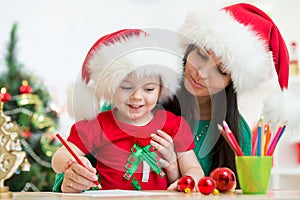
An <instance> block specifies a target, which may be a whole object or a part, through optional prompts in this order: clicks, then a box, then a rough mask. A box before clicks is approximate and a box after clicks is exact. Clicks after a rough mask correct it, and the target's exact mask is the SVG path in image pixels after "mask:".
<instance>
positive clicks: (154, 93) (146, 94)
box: [113, 73, 161, 125]
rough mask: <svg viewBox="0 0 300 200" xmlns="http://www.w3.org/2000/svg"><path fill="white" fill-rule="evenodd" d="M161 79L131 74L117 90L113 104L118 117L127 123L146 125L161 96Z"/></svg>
mask: <svg viewBox="0 0 300 200" xmlns="http://www.w3.org/2000/svg"><path fill="white" fill-rule="evenodd" d="M160 87H161V86H160V77H159V76H150V75H149V76H148V75H144V76H142V77H141V78H140V77H137V76H135V75H134V74H133V73H130V74H129V75H128V76H127V77H126V78H125V79H124V80H123V81H122V82H121V84H120V86H119V87H118V88H117V89H116V91H115V92H114V96H113V103H114V105H115V107H116V108H117V114H116V117H117V118H118V119H119V120H120V121H122V122H125V123H129V124H134V125H145V124H147V123H148V122H149V121H150V120H151V119H152V112H151V111H152V109H153V108H154V107H155V105H156V103H157V101H158V99H159V95H160Z"/></svg>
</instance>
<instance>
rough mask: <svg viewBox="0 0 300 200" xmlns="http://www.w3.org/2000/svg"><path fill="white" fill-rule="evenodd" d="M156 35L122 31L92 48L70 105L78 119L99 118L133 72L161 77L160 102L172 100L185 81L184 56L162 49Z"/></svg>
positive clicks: (161, 41) (101, 39)
mask: <svg viewBox="0 0 300 200" xmlns="http://www.w3.org/2000/svg"><path fill="white" fill-rule="evenodd" d="M154 35H155V34H152V33H148V32H146V31H144V30H140V29H123V30H119V31H117V32H114V33H111V34H108V35H105V36H103V37H101V38H100V39H99V40H98V41H97V42H96V43H95V44H94V45H93V46H92V47H91V49H90V50H89V52H88V54H87V56H86V58H85V60H84V63H83V65H82V77H81V81H79V83H76V84H75V86H74V91H73V98H72V99H73V100H72V102H69V103H72V105H73V106H72V107H73V108H72V113H73V116H74V117H75V119H76V120H80V119H92V118H94V117H96V115H97V113H98V112H99V110H100V102H101V101H105V102H107V103H111V99H112V94H113V92H114V90H115V89H116V88H117V87H118V86H119V84H120V82H121V81H122V80H123V79H124V78H125V77H126V76H127V74H128V73H130V72H134V73H135V74H137V75H159V76H160V78H161V81H162V86H163V87H162V91H161V93H160V98H159V101H160V102H164V101H166V100H168V99H169V98H172V96H173V95H174V94H175V92H176V91H177V89H178V88H179V87H180V82H181V79H182V73H183V67H182V65H181V64H180V63H181V56H178V55H176V54H175V53H173V52H170V51H168V50H166V49H163V48H161V46H162V45H161V43H163V42H164V38H161V37H157V36H154ZM75 94H76V95H75Z"/></svg>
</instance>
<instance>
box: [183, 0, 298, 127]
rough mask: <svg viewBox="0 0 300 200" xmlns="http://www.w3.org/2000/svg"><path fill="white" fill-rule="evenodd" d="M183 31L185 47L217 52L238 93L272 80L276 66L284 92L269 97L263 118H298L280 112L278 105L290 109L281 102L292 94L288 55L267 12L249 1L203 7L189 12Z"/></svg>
mask: <svg viewBox="0 0 300 200" xmlns="http://www.w3.org/2000/svg"><path fill="white" fill-rule="evenodd" d="M180 32H181V33H182V34H183V35H185V36H186V38H187V39H186V40H184V41H182V45H183V47H184V48H186V47H187V46H188V45H190V44H195V45H197V46H200V47H205V48H206V49H209V50H212V51H214V52H215V54H216V56H217V57H219V58H220V59H221V61H222V63H223V64H224V67H225V71H226V72H228V73H230V74H231V78H232V82H233V85H234V89H235V91H236V92H237V94H238V95H240V94H243V93H244V92H246V91H251V90H253V89H255V88H257V87H259V86H260V84H261V83H263V82H265V81H266V80H269V79H270V78H271V76H272V71H274V67H275V71H276V73H277V75H278V82H279V85H280V88H281V90H282V91H281V92H280V95H279V96H278V94H277V96H276V95H273V96H270V97H269V98H268V99H271V100H272V101H273V102H271V101H268V100H267V99H266V101H265V102H264V110H263V113H264V115H265V116H264V117H265V118H266V120H269V121H273V122H274V121H276V120H278V118H281V120H287V121H288V123H289V124H290V122H293V121H295V120H294V119H295V118H294V116H288V114H286V115H285V116H283V115H282V114H281V115H279V113H278V107H281V108H282V109H283V107H284V108H287V105H282V104H283V102H285V100H283V99H286V96H290V95H287V94H286V93H287V88H288V80H289V54H288V50H287V47H286V44H285V42H284V39H283V37H282V35H281V33H280V31H279V30H278V27H277V26H276V25H275V23H274V22H273V21H272V19H271V18H270V17H269V16H268V15H267V14H266V13H264V12H263V11H262V10H260V9H259V8H257V7H255V6H253V5H250V4H246V3H238V4H233V5H230V6H227V7H224V8H222V9H216V8H212V7H208V8H207V7H205V6H200V7H199V8H198V9H195V10H193V11H191V12H190V13H189V14H188V15H187V17H186V20H185V23H184V25H183V26H182V27H181V28H180ZM270 52H272V53H270ZM272 68H273V69H272ZM275 96H276V97H275ZM274 98H277V100H276V99H274ZM278 98H279V99H278ZM297 104H298V105H299V103H297ZM298 105H294V108H297V109H298V107H299V106H298ZM282 106H283V107H282ZM292 107H293V106H292ZM285 111H286V112H290V111H288V110H286V109H285ZM293 112H294V111H292V113H293ZM290 113H291V112H290ZM290 113H289V114H290ZM283 118H285V119H283ZM274 123H275V122H274ZM298 124H299V123H298ZM295 125H296V124H294V123H293V124H292V126H295Z"/></svg>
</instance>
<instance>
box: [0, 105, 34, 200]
mask: <svg viewBox="0 0 300 200" xmlns="http://www.w3.org/2000/svg"><path fill="white" fill-rule="evenodd" d="M3 104H4V103H3V102H2V101H0V138H1V141H0V197H1V198H12V193H11V192H9V187H7V186H4V182H5V180H7V179H9V178H10V177H11V176H12V175H13V174H14V173H15V172H16V171H17V170H18V169H19V167H21V170H23V171H29V169H30V164H29V162H28V160H27V157H26V153H25V152H24V151H22V147H21V142H20V140H19V138H18V136H19V135H20V134H21V129H20V127H19V126H18V125H17V124H16V123H13V122H12V121H11V118H10V117H9V116H6V115H5V114H4V112H3Z"/></svg>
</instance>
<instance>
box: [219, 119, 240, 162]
mask: <svg viewBox="0 0 300 200" xmlns="http://www.w3.org/2000/svg"><path fill="white" fill-rule="evenodd" d="M223 126H224V129H225V132H226V133H227V136H228V138H229V140H231V141H232V145H233V146H234V147H235V149H236V151H237V154H238V155H239V156H243V155H244V154H243V151H242V149H241V147H240V145H239V143H238V142H237V141H236V139H235V137H234V135H233V133H232V132H231V130H230V129H229V126H228V124H227V123H226V122H225V121H223Z"/></svg>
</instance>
